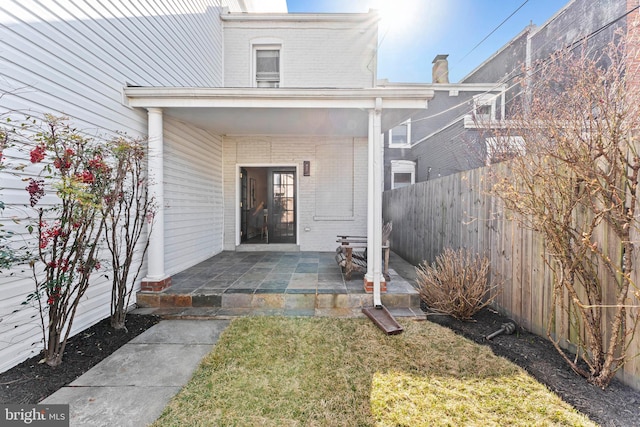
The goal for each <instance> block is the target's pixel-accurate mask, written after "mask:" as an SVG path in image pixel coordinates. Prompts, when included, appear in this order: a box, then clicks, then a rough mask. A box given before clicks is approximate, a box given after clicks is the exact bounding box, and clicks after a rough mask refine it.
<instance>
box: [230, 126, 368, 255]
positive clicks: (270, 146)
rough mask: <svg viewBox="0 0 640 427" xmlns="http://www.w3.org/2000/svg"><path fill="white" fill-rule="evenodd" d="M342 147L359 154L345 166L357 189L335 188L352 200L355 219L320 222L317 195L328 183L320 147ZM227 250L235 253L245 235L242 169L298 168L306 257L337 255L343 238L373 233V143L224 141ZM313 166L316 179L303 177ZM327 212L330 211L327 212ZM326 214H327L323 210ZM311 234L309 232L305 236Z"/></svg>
mask: <svg viewBox="0 0 640 427" xmlns="http://www.w3.org/2000/svg"><path fill="white" fill-rule="evenodd" d="M324 144H330V145H332V146H340V147H342V149H344V150H347V151H350V152H352V153H353V160H352V161H351V162H349V163H345V164H342V165H340V167H341V168H342V170H343V171H344V173H347V174H349V173H350V174H352V176H353V184H352V186H348V187H347V186H344V187H340V188H334V191H336V192H337V191H340V192H342V196H343V197H340V198H339V199H340V200H342V201H344V199H345V198H348V197H352V198H353V200H352V202H353V216H352V217H351V218H345V217H343V218H340V219H338V218H331V217H319V216H318V215H317V213H318V210H317V209H316V189H317V188H318V187H320V186H323V185H326V183H323V182H319V181H318V173H317V172H318V171H317V167H318V165H319V164H320V163H321V162H320V160H322V159H318V158H317V157H316V153H317V152H322V150H316V147H317V146H319V145H324ZM223 146H224V150H223V153H224V154H223V156H224V206H225V208H224V218H225V220H224V223H225V229H224V249H225V250H235V247H236V246H235V245H236V237H237V235H238V234H239V230H238V229H237V225H236V218H237V216H236V215H237V208H236V206H238V203H237V202H238V200H237V188H238V182H239V177H237V175H236V172H237V171H238V167H239V166H253V165H260V166H265V167H266V166H285V165H286V166H290V165H295V166H296V167H297V172H298V173H297V177H298V182H297V190H298V192H297V197H298V199H297V208H298V211H297V221H298V230H299V235H298V242H299V245H300V250H302V251H332V250H334V249H335V248H336V242H335V240H336V238H335V236H336V235H337V234H360V235H364V234H366V232H367V139H366V138H331V137H317V138H305V139H304V140H302V141H301V139H300V138H299V137H297V138H296V137H267V136H263V137H225V138H224V144H223ZM305 160H308V161H310V162H311V176H302V175H303V174H302V164H303V161H305ZM323 208H326V206H324V207H323ZM322 210H323V211H326V209H322ZM306 228H308V229H309V231H305V229H306Z"/></svg>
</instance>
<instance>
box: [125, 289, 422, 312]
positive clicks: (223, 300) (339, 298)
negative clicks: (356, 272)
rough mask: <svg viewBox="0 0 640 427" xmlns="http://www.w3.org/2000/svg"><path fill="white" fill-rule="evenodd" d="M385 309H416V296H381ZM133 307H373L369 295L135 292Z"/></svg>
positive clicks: (414, 294)
mask: <svg viewBox="0 0 640 427" xmlns="http://www.w3.org/2000/svg"><path fill="white" fill-rule="evenodd" d="M381 300H382V304H383V305H384V306H385V307H387V308H394V309H395V308H412V309H413V308H415V309H418V310H419V309H420V298H419V296H418V295H417V293H410V294H408V293H402V294H392V293H386V294H382V295H381ZM137 304H138V307H141V308H189V307H193V308H228V309H236V308H237V309H274V310H278V309H284V310H311V309H320V310H322V309H361V308H363V307H371V306H373V295H372V294H367V293H357V294H331V293H315V292H314V293H254V294H247V293H228V292H225V293H222V294H175V293H156V292H138V294H137Z"/></svg>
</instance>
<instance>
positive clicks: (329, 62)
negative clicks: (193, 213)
mask: <svg viewBox="0 0 640 427" xmlns="http://www.w3.org/2000/svg"><path fill="white" fill-rule="evenodd" d="M279 16H280V17H281V16H282V15H279ZM377 37H378V35H377V23H375V22H373V21H372V20H371V19H363V18H362V16H361V15H360V16H359V17H358V18H354V19H352V20H345V19H344V18H342V19H339V20H331V19H330V18H328V17H325V18H322V19H320V18H317V19H316V20H299V21H295V20H292V19H287V20H285V21H275V20H268V19H266V18H265V19H263V20H254V19H251V20H246V21H244V20H236V19H232V20H227V21H224V85H225V87H252V86H254V84H253V80H254V77H255V76H252V73H251V69H252V61H253V58H252V43H256V42H258V41H260V40H263V41H265V42H269V41H272V42H278V43H281V44H282V48H281V49H282V50H281V64H280V73H281V81H280V87H289V88H294V87H308V88H311V87H314V88H368V87H372V86H373V84H374V82H375V80H376V78H375V70H376V66H377V65H376V61H375V54H376V44H377ZM270 44H271V43H270Z"/></svg>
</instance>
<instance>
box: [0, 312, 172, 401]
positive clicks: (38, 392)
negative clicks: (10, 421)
mask: <svg viewBox="0 0 640 427" xmlns="http://www.w3.org/2000/svg"><path fill="white" fill-rule="evenodd" d="M159 321H160V318H159V317H157V316H138V315H133V314H129V315H127V322H126V325H127V330H126V331H124V330H120V331H116V330H114V329H113V328H112V327H111V325H110V323H109V319H108V318H107V319H104V320H102V321H100V322H99V323H97V324H95V325H94V326H92V327H90V328H89V329H86V330H85V331H83V332H80V333H79V334H77V335H76V336H74V337H71V338H70V339H69V341H68V342H67V347H66V349H65V352H64V356H63V358H62V364H61V365H60V366H57V367H55V368H52V367H50V366H48V365H47V364H45V363H40V361H41V360H42V358H41V356H36V357H32V358H30V359H28V360H25V361H24V362H22V363H20V364H19V365H17V366H14V367H13V368H11V369H9V370H8V371H6V372H3V373H2V374H0V403H22V404H34V403H38V402H39V401H41V400H42V399H44V398H45V397H47V396H49V395H51V394H52V393H53V392H55V391H56V390H58V389H59V388H61V387H63V386H65V385H67V384H69V383H70V382H72V381H73V380H75V379H76V378H78V377H79V376H80V375H82V374H84V373H85V372H87V371H88V370H89V369H91V367H93V366H94V365H96V364H97V363H98V362H100V361H101V360H103V359H104V358H106V357H107V356H109V355H110V354H111V353H113V352H114V351H116V350H117V349H119V348H120V347H122V346H123V345H124V344H126V343H127V342H129V341H130V340H132V339H133V338H135V337H137V336H138V335H140V334H141V333H142V332H144V331H146V330H147V329H149V328H150V327H151V326H153V325H155V324H156V323H158V322H159Z"/></svg>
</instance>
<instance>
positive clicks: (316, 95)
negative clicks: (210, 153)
mask: <svg viewBox="0 0 640 427" xmlns="http://www.w3.org/2000/svg"><path fill="white" fill-rule="evenodd" d="M124 96H125V99H126V103H127V104H128V105H129V106H131V107H141V108H162V109H163V110H164V112H165V114H166V115H168V116H171V117H174V118H176V119H178V120H180V121H184V122H187V123H192V124H193V125H195V126H198V127H200V128H202V129H206V130H209V131H212V132H214V133H217V134H221V135H336V136H360V137H366V136H367V135H368V117H369V116H368V114H369V111H371V110H374V109H380V110H381V117H382V119H381V122H382V123H381V125H382V131H383V132H384V131H386V130H388V129H390V128H392V127H393V126H396V125H397V124H398V123H400V122H402V121H403V120H406V118H408V117H409V116H410V115H411V114H413V113H415V112H416V110H421V109H424V108H427V104H428V101H429V100H431V99H433V96H434V90H433V89H431V88H430V87H426V86H425V87H419V88H416V87H410V88H367V89H309V88H268V89H262V88H188V87H126V88H124Z"/></svg>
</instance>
